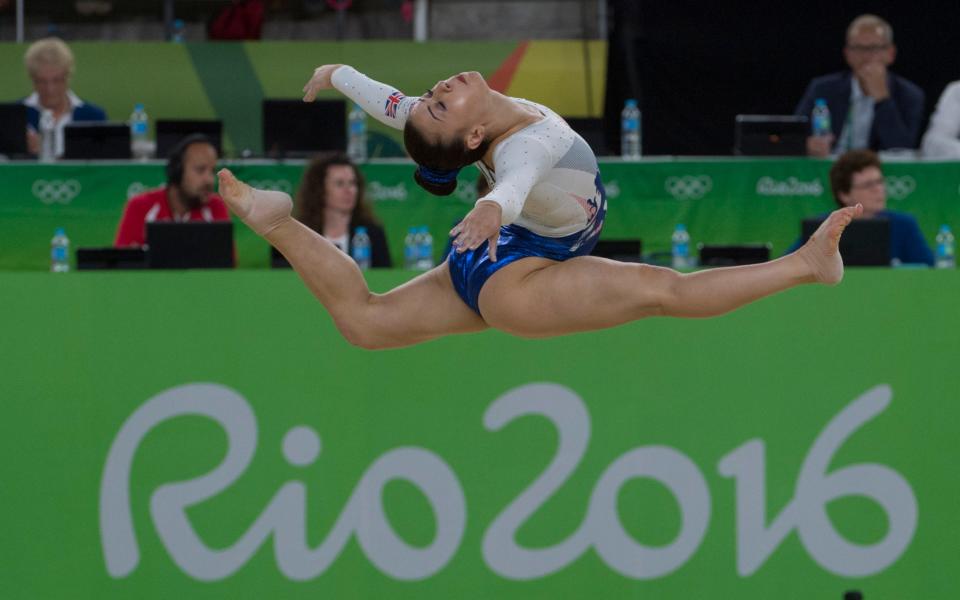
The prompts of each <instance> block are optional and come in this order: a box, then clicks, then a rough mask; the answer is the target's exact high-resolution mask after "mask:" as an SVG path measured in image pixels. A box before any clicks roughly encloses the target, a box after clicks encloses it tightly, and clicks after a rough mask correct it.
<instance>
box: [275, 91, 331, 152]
mask: <svg viewBox="0 0 960 600" xmlns="http://www.w3.org/2000/svg"><path fill="white" fill-rule="evenodd" d="M346 106H347V105H346V103H345V102H344V101H343V100H317V101H315V102H303V101H302V100H276V99H267V100H264V101H263V152H264V154H266V155H267V156H275V157H283V156H301V157H303V156H309V155H311V154H315V153H317V152H325V151H339V152H343V151H345V150H346V149H347V108H346Z"/></svg>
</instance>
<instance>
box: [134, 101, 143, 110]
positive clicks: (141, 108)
mask: <svg viewBox="0 0 960 600" xmlns="http://www.w3.org/2000/svg"><path fill="white" fill-rule="evenodd" d="M133 110H143V103H142V102H137V103H136V104H134V105H133Z"/></svg>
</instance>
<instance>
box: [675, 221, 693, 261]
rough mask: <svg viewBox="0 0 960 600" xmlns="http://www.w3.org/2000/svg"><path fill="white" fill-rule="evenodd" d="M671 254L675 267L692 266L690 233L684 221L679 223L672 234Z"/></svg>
mask: <svg viewBox="0 0 960 600" xmlns="http://www.w3.org/2000/svg"><path fill="white" fill-rule="evenodd" d="M670 255H671V257H672V259H673V260H672V263H671V264H672V266H673V268H674V269H689V268H690V234H689V233H688V232H687V226H686V225H684V224H683V223H679V224H677V227H676V229H674V230H673V235H672V236H670Z"/></svg>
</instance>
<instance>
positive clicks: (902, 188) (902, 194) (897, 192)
mask: <svg viewBox="0 0 960 600" xmlns="http://www.w3.org/2000/svg"><path fill="white" fill-rule="evenodd" d="M886 182H887V196H889V197H891V198H893V199H894V200H903V199H904V198H906V197H907V196H909V195H910V194H912V193H913V191H914V190H916V189H917V182H916V180H915V179H914V178H913V177H910V176H909V175H904V176H903V177H889V176H888V177H886Z"/></svg>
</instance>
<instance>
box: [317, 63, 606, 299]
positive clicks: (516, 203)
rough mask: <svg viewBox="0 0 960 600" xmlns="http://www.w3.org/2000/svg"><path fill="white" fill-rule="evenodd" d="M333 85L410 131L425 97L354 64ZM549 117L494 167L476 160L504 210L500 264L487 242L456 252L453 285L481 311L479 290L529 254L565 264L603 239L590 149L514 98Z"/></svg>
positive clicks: (516, 136) (503, 152)
mask: <svg viewBox="0 0 960 600" xmlns="http://www.w3.org/2000/svg"><path fill="white" fill-rule="evenodd" d="M333 85H334V87H335V88H337V89H338V90H339V91H340V92H342V93H343V94H344V95H346V96H347V97H349V98H350V99H351V100H353V101H354V102H357V103H358V104H359V105H360V106H362V107H363V109H364V110H366V111H367V113H369V114H370V115H371V116H373V117H374V118H376V119H377V120H378V121H380V122H382V123H384V124H386V125H388V126H390V127H393V128H395V129H403V127H404V125H405V124H406V122H407V117H408V116H409V115H410V110H411V109H412V108H413V106H414V105H415V104H416V103H417V102H418V101H419V99H418V98H409V97H406V96H404V95H403V94H402V93H400V92H399V91H397V90H396V89H395V88H392V87H390V86H387V85H384V84H382V83H379V82H377V81H374V80H372V79H370V78H369V77H366V76H365V75H363V74H361V73H359V72H358V71H356V70H355V69H353V68H351V67H347V66H344V67H340V68H339V69H337V70H336V71H335V72H334V74H333ZM512 100H513V101H514V102H517V103H519V104H524V105H526V106H530V107H533V108H534V109H536V110H537V111H538V112H539V113H540V114H541V115H543V118H542V119H540V120H538V121H536V122H535V123H532V124H530V125H528V126H526V127H524V128H523V129H521V130H520V131H517V132H515V133H513V134H512V135H510V136H509V137H508V138H506V139H505V140H503V141H501V142H500V143H499V144H498V145H497V147H496V148H495V149H494V151H493V169H492V170H491V169H489V168H488V167H487V166H486V165H484V164H483V162H480V161H478V162H477V163H476V166H477V168H479V169H480V171H481V172H482V173H483V175H484V177H486V178H487V181H488V183H489V184H490V192H489V193H488V194H487V195H486V196H484V197H483V198H482V199H483V200H492V201H494V202H496V203H497V204H499V205H500V207H501V209H502V214H503V216H502V221H501V229H500V240H499V242H498V243H497V261H496V262H492V261H490V259H489V256H488V255H487V248H486V243H484V245H482V246H480V247H479V248H477V249H476V250H474V251H468V252H464V253H462V254H457V253H455V252H452V253H451V254H450V257H449V259H448V260H449V266H450V275H451V277H452V279H453V284H454V287H455V288H456V290H457V293H458V294H460V297H461V298H463V300H464V302H466V303H467V304H468V305H469V306H470V307H471V308H472V309H473V310H475V311H477V312H478V313H479V312H480V309H479V305H478V298H479V295H480V289H481V288H482V287H483V284H484V283H485V282H486V280H487V279H488V278H490V276H492V275H493V274H494V273H495V272H496V271H497V270H499V269H501V268H503V267H504V266H506V265H508V264H510V263H512V262H514V261H516V260H519V259H521V258H526V257H529V256H539V257H544V258H549V259H552V260H557V261H562V260H567V259H569V258H573V257H575V256H583V255H586V254H589V253H590V251H591V250H592V249H593V247H594V246H595V245H596V242H597V239H598V238H599V237H600V228H601V227H602V225H603V218H604V216H605V213H606V193H605V192H604V189H603V184H602V183H601V181H600V171H599V169H598V167H597V159H596V157H595V156H594V154H593V151H592V150H591V149H590V146H588V145H587V143H586V142H585V141H584V140H583V138H581V137H580V136H579V135H578V134H577V133H576V132H575V131H574V130H573V129H571V128H570V126H569V125H567V123H566V122H565V121H564V120H563V119H562V118H561V117H560V116H559V115H557V114H556V113H554V112H553V111H552V110H550V109H549V108H547V107H545V106H543V105H540V104H536V103H534V102H530V101H527V100H522V99H519V98H512Z"/></svg>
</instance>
